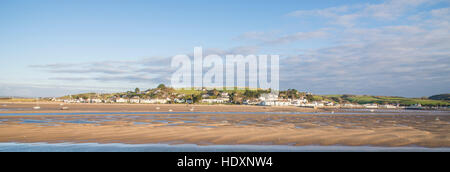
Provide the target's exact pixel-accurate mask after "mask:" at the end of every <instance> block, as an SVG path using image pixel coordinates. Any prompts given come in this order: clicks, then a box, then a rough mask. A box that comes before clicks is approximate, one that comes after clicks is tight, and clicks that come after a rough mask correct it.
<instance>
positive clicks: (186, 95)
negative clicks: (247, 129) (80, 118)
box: [52, 84, 422, 109]
mask: <svg viewBox="0 0 450 172" xmlns="http://www.w3.org/2000/svg"><path fill="white" fill-rule="evenodd" d="M52 101H57V102H63V103H117V104H227V105H233V104H240V105H255V106H295V107H303V108H347V109H422V106H421V105H420V104H414V105H410V106H401V105H400V104H398V103H397V104H376V103H367V104H358V103H350V102H344V103H338V102H336V101H330V100H320V99H317V98H315V96H314V95H312V94H311V93H308V92H299V91H297V90H295V89H289V90H287V91H280V92H279V94H273V93H270V90H240V91H236V90H232V91H225V90H217V89H206V88H202V89H197V90H195V91H189V90H187V91H186V90H176V89H173V88H170V87H166V86H165V85H163V84H161V85H159V86H158V87H157V88H154V89H148V90H146V91H140V90H139V89H138V88H136V89H135V90H134V91H128V92H125V93H115V94H98V93H88V94H79V95H69V96H65V97H61V98H53V99H52Z"/></svg>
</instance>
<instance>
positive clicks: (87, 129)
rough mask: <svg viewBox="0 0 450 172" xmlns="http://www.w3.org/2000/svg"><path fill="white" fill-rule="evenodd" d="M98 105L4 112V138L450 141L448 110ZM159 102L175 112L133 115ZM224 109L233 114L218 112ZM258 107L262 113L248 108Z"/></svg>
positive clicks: (0, 127)
mask: <svg viewBox="0 0 450 172" xmlns="http://www.w3.org/2000/svg"><path fill="white" fill-rule="evenodd" d="M25 105H26V106H29V105H30V104H25ZM20 106H23V105H22V104H21V105H20ZM40 106H43V107H46V106H45V105H40ZM50 106H51V107H55V105H54V104H52V105H50ZM57 106H59V105H57ZM88 106H89V105H87V106H86V105H85V106H80V107H76V108H84V107H88ZM99 106H101V107H102V108H101V109H99V110H98V111H99V112H100V113H99V114H85V115H80V114H67V115H66V114H58V115H54V113H52V111H49V110H38V111H37V112H36V111H31V112H30V113H29V114H30V115H27V114H28V111H17V112H16V111H13V112H7V113H5V112H2V113H1V114H5V115H7V114H14V113H18V115H17V116H0V142H4V143H5V142H24V143H35V142H47V143H65V142H73V143H125V144H149V143H168V144H197V145H242V144H250V145H292V146H307V145H321V146H332V145H343V146H382V147H395V146H420V147H431V148H432V147H450V132H449V131H450V114H448V113H440V114H436V113H432V112H430V113H412V114H401V113H398V114H384V113H378V114H369V113H361V114H351V115H340V114H331V113H330V114H327V113H317V114H315V113H306V112H305V114H301V113H300V114H290V113H281V114H280V113H275V111H280V109H279V108H270V109H267V108H263V107H256V108H254V107H248V106H235V105H233V106H232V107H235V108H237V109H231V108H230V106H222V105H218V106H204V105H200V106H195V111H197V110H199V111H200V110H203V111H209V112H210V113H208V112H202V113H196V112H189V113H182V112H185V111H186V109H189V108H187V107H185V106H180V105H176V106H173V105H151V106H142V105H139V106H130V105H126V107H134V108H135V109H128V110H129V111H127V112H120V113H114V114H109V113H108V112H107V111H105V110H107V109H108V108H107V107H116V108H117V107H124V106H102V105H96V106H92V105H90V106H89V107H88V109H89V110H91V111H92V108H95V107H99ZM156 106H158V107H160V109H159V111H162V110H164V109H169V108H172V109H173V113H164V112H156V109H154V112H153V113H150V112H148V114H146V113H145V112H143V113H142V114H133V113H132V112H133V111H139V110H141V109H139V107H145V108H147V109H148V107H152V108H154V107H156ZM10 107H11V108H15V107H12V106H10ZM221 108H223V109H226V111H227V112H235V113H220V111H222V109H221ZM114 110H115V109H114V108H112V110H111V109H109V110H108V111H109V112H113V111H114ZM258 110H259V111H260V112H262V113H257V114H251V113H244V112H246V111H247V112H252V111H258ZM282 110H286V109H282ZM164 111H165V110H164ZM217 111H219V113H216V112H217ZM238 111H241V112H238ZM271 111H274V112H271ZM25 112H26V113H25ZM61 112H62V111H57V113H61ZM66 112H69V113H71V112H73V111H64V113H66ZM81 112H84V113H91V112H90V111H88V110H81ZM127 113H128V114H127ZM31 114H36V115H31Z"/></svg>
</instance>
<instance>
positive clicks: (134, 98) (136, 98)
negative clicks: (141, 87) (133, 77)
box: [130, 97, 141, 103]
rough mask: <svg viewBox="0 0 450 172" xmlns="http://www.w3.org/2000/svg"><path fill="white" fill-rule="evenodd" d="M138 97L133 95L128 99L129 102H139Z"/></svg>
mask: <svg viewBox="0 0 450 172" xmlns="http://www.w3.org/2000/svg"><path fill="white" fill-rule="evenodd" d="M140 100H141V99H140V98H139V97H133V98H131V99H130V103H139V102H140Z"/></svg>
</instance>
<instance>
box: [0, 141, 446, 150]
mask: <svg viewBox="0 0 450 172" xmlns="http://www.w3.org/2000/svg"><path fill="white" fill-rule="evenodd" d="M0 152H450V148H424V147H373V146H279V145H209V146H199V145H195V144H180V145H169V144H122V143H110V144H99V143H0Z"/></svg>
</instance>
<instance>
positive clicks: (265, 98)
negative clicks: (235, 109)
mask: <svg viewBox="0 0 450 172" xmlns="http://www.w3.org/2000/svg"><path fill="white" fill-rule="evenodd" d="M259 100H261V101H276V100H278V95H276V94H272V93H269V94H261V96H260V97H259Z"/></svg>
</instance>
